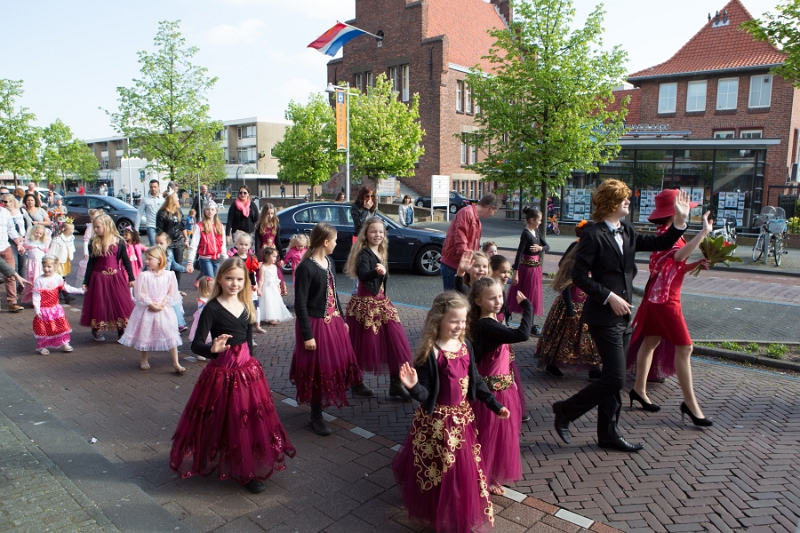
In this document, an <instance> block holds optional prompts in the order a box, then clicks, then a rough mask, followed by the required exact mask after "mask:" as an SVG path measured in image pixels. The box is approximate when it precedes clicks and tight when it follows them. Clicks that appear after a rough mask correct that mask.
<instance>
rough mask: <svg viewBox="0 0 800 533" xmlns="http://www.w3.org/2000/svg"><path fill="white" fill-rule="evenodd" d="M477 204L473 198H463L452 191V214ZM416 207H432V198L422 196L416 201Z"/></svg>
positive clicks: (450, 203) (450, 202)
mask: <svg viewBox="0 0 800 533" xmlns="http://www.w3.org/2000/svg"><path fill="white" fill-rule="evenodd" d="M474 203H477V202H476V201H475V200H473V199H472V198H467V197H465V196H461V195H460V194H458V193H457V192H456V191H450V201H449V205H450V212H451V213H456V212H458V210H459V209H462V208H464V207H467V206H468V205H472V204H474ZM414 205H416V206H417V207H428V208H430V206H431V197H430V196H420V197H418V198H417V199H416V200H415V201H414Z"/></svg>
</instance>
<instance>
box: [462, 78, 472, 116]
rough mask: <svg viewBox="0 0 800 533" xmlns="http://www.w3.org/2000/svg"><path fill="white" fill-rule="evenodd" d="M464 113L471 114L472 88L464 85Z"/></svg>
mask: <svg viewBox="0 0 800 533" xmlns="http://www.w3.org/2000/svg"><path fill="white" fill-rule="evenodd" d="M464 113H466V114H468V115H471V114H472V87H470V86H469V85H467V84H466V83H465V84H464Z"/></svg>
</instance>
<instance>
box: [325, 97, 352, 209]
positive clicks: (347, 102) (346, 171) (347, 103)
mask: <svg viewBox="0 0 800 533" xmlns="http://www.w3.org/2000/svg"><path fill="white" fill-rule="evenodd" d="M339 91H343V92H344V94H345V95H346V96H345V107H346V108H347V117H346V119H345V122H346V123H347V161H346V162H345V167H344V174H345V181H346V182H347V183H346V184H345V198H346V201H347V203H350V83H349V82H345V84H344V86H342V85H339V86H336V85H334V84H332V83H328V87H327V88H326V89H325V92H326V93H328V94H336V93H337V92H339Z"/></svg>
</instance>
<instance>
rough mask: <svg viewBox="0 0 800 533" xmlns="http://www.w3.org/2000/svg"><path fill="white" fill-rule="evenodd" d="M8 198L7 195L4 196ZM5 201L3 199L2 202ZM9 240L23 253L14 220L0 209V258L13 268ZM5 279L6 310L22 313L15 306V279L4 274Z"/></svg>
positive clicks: (18, 306)
mask: <svg viewBox="0 0 800 533" xmlns="http://www.w3.org/2000/svg"><path fill="white" fill-rule="evenodd" d="M6 196H8V195H6ZM3 201H4V202H5V201H6V200H5V199H4V200H3ZM9 239H12V240H13V241H14V244H15V245H16V248H17V252H18V253H20V254H21V253H23V252H24V251H25V249H24V248H23V247H22V236H21V235H20V234H19V233H17V229H16V227H15V224H14V220H13V219H12V218H11V214H10V213H9V212H8V209H0V257H2V258H3V261H5V262H6V263H8V266H10V267H11V268H15V266H16V263H15V261H14V253H13V252H12V251H11V246H10V243H9ZM4 277H5V279H6V301H7V302H8V310H9V311H11V312H12V313H17V312H19V311H22V309H23V307H22V306H21V305H18V304H17V279H15V278H14V277H13V276H9V275H7V274H4Z"/></svg>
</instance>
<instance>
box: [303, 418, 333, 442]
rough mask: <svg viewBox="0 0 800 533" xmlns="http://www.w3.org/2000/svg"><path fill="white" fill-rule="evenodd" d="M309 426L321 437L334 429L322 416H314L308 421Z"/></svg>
mask: <svg viewBox="0 0 800 533" xmlns="http://www.w3.org/2000/svg"><path fill="white" fill-rule="evenodd" d="M308 428H309V429H310V430H311V431H313V432H314V433H316V434H317V435H319V436H321V437H327V436H328V435H330V434H331V433H333V431H331V428H329V427H328V424H326V423H325V420H324V419H323V418H322V417H321V416H320V417H319V418H312V419H311V420H309V422H308Z"/></svg>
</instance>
